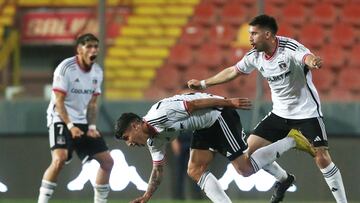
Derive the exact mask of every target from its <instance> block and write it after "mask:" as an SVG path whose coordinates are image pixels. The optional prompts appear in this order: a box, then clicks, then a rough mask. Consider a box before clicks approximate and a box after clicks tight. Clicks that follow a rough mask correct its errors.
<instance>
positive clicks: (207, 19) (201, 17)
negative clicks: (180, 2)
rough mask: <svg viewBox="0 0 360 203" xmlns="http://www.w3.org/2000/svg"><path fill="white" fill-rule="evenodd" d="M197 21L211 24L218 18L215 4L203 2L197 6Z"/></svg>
mask: <svg viewBox="0 0 360 203" xmlns="http://www.w3.org/2000/svg"><path fill="white" fill-rule="evenodd" d="M193 20H194V22H195V23H200V24H203V25H211V24H213V23H214V22H215V20H216V15H215V6H214V5H212V4H208V3H201V4H199V5H197V6H196V7H195V11H194V18H193Z"/></svg>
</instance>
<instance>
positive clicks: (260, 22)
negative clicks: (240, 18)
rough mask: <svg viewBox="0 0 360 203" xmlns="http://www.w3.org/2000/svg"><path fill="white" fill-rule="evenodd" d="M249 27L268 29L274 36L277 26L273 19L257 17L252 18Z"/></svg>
mask: <svg viewBox="0 0 360 203" xmlns="http://www.w3.org/2000/svg"><path fill="white" fill-rule="evenodd" d="M249 25H251V26H260V27H262V28H267V29H269V30H270V31H271V32H272V33H273V34H274V35H276V33H277V31H278V26H277V23H276V20H275V18H274V17H271V16H268V15H265V14H263V15H258V16H256V17H255V18H253V19H252V20H251V21H250V23H249Z"/></svg>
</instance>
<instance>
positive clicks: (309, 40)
mask: <svg viewBox="0 0 360 203" xmlns="http://www.w3.org/2000/svg"><path fill="white" fill-rule="evenodd" d="M299 38H300V41H301V42H302V43H303V44H304V45H305V46H307V47H309V48H310V49H313V48H319V47H321V45H323V43H324V38H325V32H324V30H323V29H322V28H321V27H320V26H319V25H318V24H306V25H304V26H303V27H302V28H301V30H300V33H299Z"/></svg>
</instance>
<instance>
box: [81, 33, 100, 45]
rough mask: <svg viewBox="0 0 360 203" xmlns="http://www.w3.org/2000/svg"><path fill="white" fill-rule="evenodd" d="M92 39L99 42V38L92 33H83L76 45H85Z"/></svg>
mask: <svg viewBox="0 0 360 203" xmlns="http://www.w3.org/2000/svg"><path fill="white" fill-rule="evenodd" d="M90 41H97V42H99V39H98V38H97V37H96V36H95V35H93V34H91V33H86V34H83V35H80V36H79V37H78V38H77V39H76V46H78V45H80V44H81V45H84V44H86V42H90Z"/></svg>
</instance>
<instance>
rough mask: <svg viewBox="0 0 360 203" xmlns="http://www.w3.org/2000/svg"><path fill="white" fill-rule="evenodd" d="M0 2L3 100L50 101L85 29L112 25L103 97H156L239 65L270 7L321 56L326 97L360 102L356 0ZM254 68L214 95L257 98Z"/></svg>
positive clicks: (320, 84)
mask: <svg viewBox="0 0 360 203" xmlns="http://www.w3.org/2000/svg"><path fill="white" fill-rule="evenodd" d="M105 2H106V8H105V20H104V21H103V22H99V20H98V19H99V12H98V10H99V9H101V7H100V5H101V3H100V1H99V0H88V1H83V0H71V1H70V0H69V1H68V0H0V36H1V38H0V81H1V83H0V91H1V97H2V98H6V99H16V98H44V99H48V96H49V94H50V92H51V86H50V85H51V81H52V72H53V70H54V68H55V67H56V66H57V64H58V63H59V62H60V61H61V60H62V59H64V58H66V57H70V56H72V55H74V54H75V53H74V48H73V40H74V39H75V38H76V36H78V35H79V34H81V33H85V32H93V33H95V34H99V25H106V40H105V45H106V46H105V50H103V51H104V52H103V55H104V60H103V61H100V63H101V64H103V65H104V72H105V74H104V75H105V80H104V81H105V83H104V98H105V99H107V100H155V99H158V98H161V97H166V96H169V95H172V94H174V93H176V92H177V91H178V90H179V89H180V88H181V87H183V86H184V84H186V82H187V81H188V80H189V79H193V78H194V79H204V78H206V77H208V76H210V75H213V74H215V73H216V72H218V71H220V70H221V69H223V68H225V67H228V66H231V65H234V64H235V63H236V62H237V61H239V60H240V59H241V58H242V56H243V55H244V54H245V53H246V52H247V51H248V50H249V49H251V47H250V46H249V42H248V25H247V23H248V21H249V20H250V19H251V18H252V17H254V16H256V15H257V14H259V13H260V12H262V11H263V12H264V13H266V14H268V15H272V16H274V17H275V18H276V19H277V21H278V24H279V33H278V35H282V36H288V37H291V38H294V39H296V40H298V41H299V42H301V43H302V44H304V45H305V46H307V47H308V48H310V49H311V50H312V52H313V53H314V54H316V55H319V56H321V57H322V58H323V59H324V66H323V68H322V69H321V70H320V71H313V80H314V82H315V85H316V86H317V88H318V91H319V93H320V96H321V98H322V100H323V101H336V102H351V101H359V99H360V80H358V79H357V75H359V73H360V43H359V41H360V1H359V0H319V1H313V0H263V1H253V0H107V1H105ZM256 78H257V73H256V72H253V73H252V74H250V75H249V76H247V77H241V78H239V79H236V80H234V81H232V82H231V83H227V84H223V85H219V86H215V87H211V88H209V89H208V91H209V92H210V93H215V94H220V95H224V96H246V97H249V98H251V99H253V98H255V95H256V91H257V85H262V86H263V90H264V93H263V99H264V100H269V99H270V91H269V89H268V87H267V84H266V81H265V80H264V81H263V82H262V83H261V82H259V83H257V82H256Z"/></svg>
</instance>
